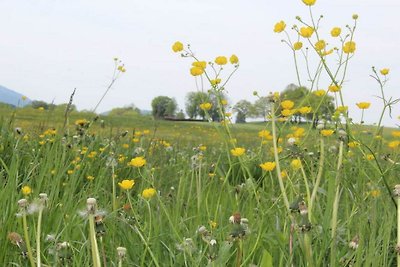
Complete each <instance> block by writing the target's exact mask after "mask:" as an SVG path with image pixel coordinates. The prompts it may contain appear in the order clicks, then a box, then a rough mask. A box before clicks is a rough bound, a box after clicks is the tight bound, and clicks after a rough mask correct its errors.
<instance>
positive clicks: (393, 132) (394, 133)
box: [392, 131, 400, 137]
mask: <svg viewBox="0 0 400 267" xmlns="http://www.w3.org/2000/svg"><path fill="white" fill-rule="evenodd" d="M392 136H393V137H400V131H392Z"/></svg>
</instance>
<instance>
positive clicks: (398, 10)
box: [0, 0, 400, 125]
mask: <svg viewBox="0 0 400 267" xmlns="http://www.w3.org/2000/svg"><path fill="white" fill-rule="evenodd" d="M353 13H357V14H359V20H358V29H357V33H356V37H355V41H356V42H357V51H356V54H355V57H354V58H353V59H352V62H351V64H350V68H349V74H348V79H347V82H346V84H345V86H344V88H343V92H344V94H345V99H346V105H348V106H349V107H350V111H351V116H352V117H353V118H354V119H355V120H359V119H360V116H361V112H360V111H359V110H358V109H357V108H356V107H355V103H356V102H359V101H369V102H372V106H371V109H370V110H367V111H366V113H365V121H366V122H368V123H372V122H377V120H378V117H379V111H380V110H381V106H382V104H381V102H379V100H378V99H376V98H375V97H374V95H377V94H378V93H379V91H378V87H377V84H376V83H375V82H374V81H373V80H372V79H371V78H370V77H369V74H370V73H371V66H376V67H377V68H378V69H380V68H383V67H388V68H390V71H391V73H390V81H389V82H388V84H387V88H386V94H387V96H393V97H395V98H396V97H400V91H399V88H398V85H399V84H400V78H399V77H400V75H399V72H400V67H399V64H400V53H399V52H398V51H399V47H400V34H399V28H398V27H399V26H398V23H397V22H398V19H399V14H400V1H398V0H380V1H376V0H374V1H372V0H362V1H360V0H335V1H332V0H329V1H328V0H317V4H316V5H315V6H314V14H315V15H316V16H318V15H319V14H323V15H324V21H323V22H322V27H321V31H323V32H324V33H325V34H326V35H328V34H329V31H330V29H331V28H332V27H333V26H341V27H344V26H345V25H346V24H348V23H349V24H351V23H352V20H351V15H352V14H353ZM296 15H299V16H301V17H302V18H305V19H306V18H307V17H308V16H307V15H308V9H307V7H305V6H304V5H303V4H302V2H301V1H300V0H280V1H268V0H251V1H244V0H157V1H143V0H141V1H138V0H118V1H117V0H115V1H109V0H97V1H89V0H86V1H77V0H69V1H61V0H36V1H31V0H1V1H0V60H1V64H0V84H1V85H3V86H6V87H8V88H10V89H13V90H16V91H18V92H20V93H22V94H25V95H26V96H28V97H29V98H31V99H41V100H44V101H48V102H51V101H53V100H54V102H55V103H57V104H58V103H64V102H67V101H68V99H69V95H70V94H71V92H72V90H73V88H75V87H76V88H77V93H76V97H75V104H76V105H77V107H78V109H92V108H93V107H94V106H95V104H96V103H97V101H98V99H99V98H100V97H101V95H102V94H103V92H104V90H105V88H106V86H107V84H108V83H109V80H110V78H111V74H112V70H113V60H112V59H113V58H114V57H119V58H121V59H122V60H123V61H124V63H125V66H126V69H127V72H126V73H125V74H124V75H123V77H122V78H121V79H120V80H119V81H117V83H116V85H115V86H114V88H113V89H112V91H111V92H110V93H109V95H108V96H107V97H106V99H105V100H104V102H103V103H102V104H101V105H100V107H99V109H98V111H100V112H101V111H106V110H109V109H111V108H113V107H118V106H124V105H128V104H131V103H134V104H135V105H136V106H138V107H139V108H141V109H150V103H151V100H152V99H153V98H154V97H156V96H158V95H167V96H171V97H175V98H176V100H177V102H178V104H179V107H180V108H182V109H184V99H185V95H186V93H187V92H189V91H194V90H196V87H195V82H194V78H193V77H192V76H190V74H189V67H190V64H191V61H190V60H188V59H183V58H180V57H179V56H178V55H177V54H174V53H173V52H172V50H171V45H172V44H173V43H174V42H175V41H176V40H180V41H181V42H183V43H185V44H187V43H190V44H191V45H192V48H193V50H194V51H195V52H196V54H197V55H198V56H199V57H200V58H201V59H205V60H213V59H214V58H215V56H218V55H227V56H229V55H231V54H232V53H235V54H236V55H238V57H239V59H240V62H241V65H240V69H239V71H238V72H237V74H236V75H235V76H234V77H233V79H232V80H231V82H230V83H229V84H228V86H227V90H228V92H229V99H230V100H231V102H236V101H238V100H240V99H248V100H250V101H253V100H254V97H253V96H252V92H253V91H254V90H257V91H259V93H260V94H261V95H265V94H267V93H268V92H269V91H280V90H283V89H284V88H285V87H286V85H288V84H289V83H295V82H296V76H295V72H294V67H293V60H292V58H291V53H290V51H289V50H288V48H287V47H286V46H285V45H283V44H282V43H281V42H280V40H281V38H282V35H278V34H275V33H273V31H272V29H273V26H274V24H275V23H276V22H277V21H279V20H285V21H286V23H287V24H288V26H291V25H293V24H294V23H296V22H295V19H294V18H295V16H296ZM320 87H321V88H323V87H325V88H326V87H327V84H326V85H325V84H321V85H320ZM393 115H394V119H393V120H391V119H390V118H389V117H388V116H387V117H386V118H385V124H387V125H394V124H395V123H397V122H399V120H398V119H396V118H397V116H399V115H400V108H399V107H398V106H397V107H396V108H395V109H394V112H393Z"/></svg>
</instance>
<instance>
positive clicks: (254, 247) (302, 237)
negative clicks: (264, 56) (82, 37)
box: [0, 114, 399, 266]
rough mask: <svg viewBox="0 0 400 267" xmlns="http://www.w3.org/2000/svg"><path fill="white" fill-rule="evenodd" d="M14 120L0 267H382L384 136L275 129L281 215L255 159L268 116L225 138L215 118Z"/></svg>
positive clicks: (5, 172)
mask: <svg viewBox="0 0 400 267" xmlns="http://www.w3.org/2000/svg"><path fill="white" fill-rule="evenodd" d="M16 118H17V119H16V120H14V121H12V122H10V121H7V120H3V123H2V128H1V132H2V134H1V147H0V153H1V154H0V158H1V161H0V163H1V168H0V171H1V181H2V184H3V186H2V189H1V194H0V210H1V212H2V216H1V219H0V220H1V222H0V227H1V229H0V243H1V244H2V251H1V252H0V262H1V264H2V265H3V266H11V265H12V264H14V265H19V266H25V265H28V264H29V258H31V259H32V260H33V261H34V263H32V265H33V264H36V262H37V260H38V259H40V261H41V262H42V263H43V264H44V265H47V266H90V265H92V264H93V266H96V265H95V263H96V262H97V260H98V261H100V262H101V264H102V265H101V266H117V265H118V264H119V263H120V264H122V265H123V266H185V265H186V266H206V265H210V266H225V265H227V266H239V265H240V266H250V265H251V264H254V265H257V266H288V265H290V264H291V263H293V264H295V265H296V266H305V265H307V264H309V263H310V262H311V263H312V264H314V265H315V266H323V265H326V266H327V265H329V264H330V263H333V264H335V265H343V266H349V265H353V266H391V265H394V262H395V253H394V246H395V244H396V243H395V240H396V235H395V233H396V232H395V230H396V226H395V222H396V221H395V218H396V207H395V205H394V202H393V199H392V196H391V192H390V190H391V188H392V187H393V186H394V184H395V183H396V181H398V180H397V179H396V172H398V170H399V167H398V165H397V164H394V163H393V162H396V161H398V160H399V158H398V154H397V149H396V150H392V151H389V150H388V148H386V147H387V143H386V141H385V139H384V138H381V139H379V140H378V139H376V138H375V139H374V138H373V137H372V136H371V135H370V134H368V133H365V132H364V131H358V132H355V133H354V136H357V141H354V140H344V139H343V136H342V137H340V136H339V132H340V131H339V130H338V131H336V133H334V134H332V135H331V136H328V137H323V136H321V135H320V134H319V133H318V131H317V130H315V129H312V130H310V131H308V130H307V129H308V127H309V125H290V124H282V125H279V127H278V128H279V129H278V136H280V139H279V142H278V146H279V147H278V151H281V152H280V153H279V159H280V168H281V170H280V171H281V176H282V177H283V183H284V187H285V192H286V193H287V198H288V199H289V201H290V202H291V204H290V205H291V206H290V207H291V212H290V213H288V211H287V209H286V207H285V203H284V198H283V195H282V193H281V191H280V186H279V179H278V177H277V172H276V166H273V165H269V167H268V166H267V167H265V170H263V169H262V168H261V167H260V164H262V163H265V162H271V163H273V162H274V156H273V153H272V151H273V150H272V149H271V148H272V147H273V145H272V141H271V133H270V129H269V127H270V126H269V124H246V125H234V127H232V135H233V136H234V139H231V140H227V141H226V139H220V138H219V137H218V136H219V135H218V131H219V130H218V126H217V124H215V125H212V124H206V123H176V122H165V121H151V120H145V119H140V120H136V121H135V120H132V121H131V122H129V121H128V120H126V119H125V118H122V119H114V120H107V119H105V125H106V126H104V128H102V127H101V125H100V124H101V123H100V120H98V121H97V122H95V123H94V124H93V125H91V126H90V128H89V129H87V128H86V127H88V125H89V124H87V123H88V122H84V123H82V124H81V125H72V123H70V125H69V130H68V131H69V135H65V134H64V133H63V132H61V130H60V128H61V124H59V121H58V122H56V123H55V125H56V128H57V130H56V131H54V130H53V128H52V124H51V123H47V124H45V123H43V118H41V117H40V116H39V117H35V120H33V121H32V120H31V122H30V123H31V124H30V126H28V125H26V128H27V129H31V130H25V127H24V128H22V129H21V132H22V133H18V132H16V131H15V130H14V128H15V127H17V126H18V124H19V123H21V122H22V123H23V120H20V121H18V114H17V116H16ZM60 121H62V120H60ZM39 124H40V125H41V127H42V128H43V126H46V128H45V129H44V131H43V132H40V133H39V132H38V130H39ZM110 126H112V128H113V129H111V127H110ZM47 127H48V128H47ZM265 127H267V128H266V131H262V130H263V129H264V128H265ZM301 129H304V130H301ZM125 130H126V131H127V133H125ZM68 131H67V130H65V132H68ZM309 132H311V134H309V135H308V134H307V133H309ZM290 138H296V139H297V140H298V141H297V144H294V145H293V144H291V141H292V139H290ZM224 140H225V141H224ZM343 140H344V141H343ZM288 141H289V142H288ZM370 142H372V145H373V146H374V148H377V149H379V150H378V151H379V152H377V153H376V154H371V151H369V150H368V149H367V146H364V144H366V143H368V144H369V143H370ZM387 142H389V141H387ZM242 147H243V148H245V152H244V153H243V154H242V155H237V156H234V155H233V154H235V153H232V151H231V149H234V148H242ZM368 148H369V146H368ZM374 151H377V150H374ZM388 152H390V154H391V155H390V158H389V159H390V160H389V161H388V160H387V158H386V160H385V159H382V158H383V157H382V156H383V155H386V153H388ZM239 154H240V153H239ZM340 155H342V156H340ZM371 155H372V156H371ZM339 161H342V162H341V163H340V162H339ZM339 163H340V166H339V167H338V164H339ZM271 166H273V167H271ZM377 166H378V167H377ZM268 168H270V171H268ZM124 180H125V181H124ZM316 184H318V186H315V185H316ZM39 193H46V194H47V196H46V197H45V196H44V195H41V198H40V197H39ZM88 198H95V199H96V201H97V202H96V205H95V206H94V207H93V209H89V210H88V208H90V207H91V206H90V205H88V204H87V199H88ZM20 199H26V202H25V201H22V202H21V201H20V202H18V201H19V200H20ZM89 204H90V203H89ZM92 220H93V221H94V223H91V222H92ZM91 226H93V228H94V230H93V231H94V232H95V234H93V233H92V234H91V230H90V228H91ZM332 228H334V229H335V231H333V230H332ZM94 236H95V237H94ZM94 241H96V243H97V250H96V249H95V250H93V248H96V245H94ZM28 244H29V245H30V246H29V247H30V248H29V249H28ZM117 247H124V248H126V255H125V256H121V255H119V254H118V252H117ZM97 251H98V253H97ZM121 251H122V252H121ZM119 253H120V254H121V253H123V249H121V248H120V252H119ZM28 254H31V256H29V255H28ZM92 255H98V259H97V258H96V256H94V257H93V256H92ZM118 255H119V256H118ZM331 266H332V265H331Z"/></svg>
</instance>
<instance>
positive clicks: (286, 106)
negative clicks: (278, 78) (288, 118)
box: [281, 100, 294, 109]
mask: <svg viewBox="0 0 400 267" xmlns="http://www.w3.org/2000/svg"><path fill="white" fill-rule="evenodd" d="M293 106H294V102H293V101H291V100H285V101H282V103H281V107H282V108H283V109H292V108H293Z"/></svg>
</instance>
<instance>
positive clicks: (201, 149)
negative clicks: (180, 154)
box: [199, 146, 207, 151]
mask: <svg viewBox="0 0 400 267" xmlns="http://www.w3.org/2000/svg"><path fill="white" fill-rule="evenodd" d="M199 150H200V151H206V150H207V147H206V146H199Z"/></svg>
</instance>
